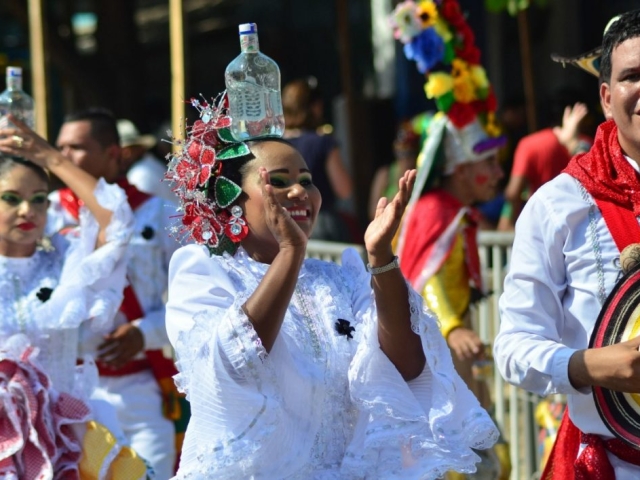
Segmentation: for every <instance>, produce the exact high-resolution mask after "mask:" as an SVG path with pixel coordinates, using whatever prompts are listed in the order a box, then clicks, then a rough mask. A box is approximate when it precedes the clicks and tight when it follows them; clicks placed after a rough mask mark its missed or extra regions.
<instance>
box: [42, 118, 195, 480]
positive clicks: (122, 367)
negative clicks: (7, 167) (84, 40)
mask: <svg viewBox="0 0 640 480" xmlns="http://www.w3.org/2000/svg"><path fill="white" fill-rule="evenodd" d="M56 144H57V147H58V149H59V150H60V151H61V152H62V154H63V155H64V156H65V157H67V158H69V159H70V160H71V161H72V162H73V163H74V164H76V165H77V166H79V167H80V168H82V169H83V170H85V171H87V172H89V173H92V174H93V175H95V176H98V177H104V178H105V180H106V181H107V182H109V183H117V184H118V185H119V186H120V187H121V188H122V189H123V190H124V191H125V193H126V194H127V198H128V201H129V205H130V207H131V209H132V211H133V215H134V228H133V235H132V238H131V241H130V242H129V245H128V247H127V254H128V258H129V260H128V262H127V280H128V284H129V285H128V286H127V288H126V289H125V290H124V300H123V303H122V305H121V307H120V310H119V312H118V313H117V315H116V318H115V319H114V324H115V328H114V330H113V331H112V332H111V333H110V334H108V335H105V336H101V335H96V334H95V333H94V332H93V331H89V330H84V331H81V335H80V353H81V354H84V353H88V354H94V355H95V357H96V365H97V367H98V372H99V380H98V387H97V395H98V396H99V398H100V399H102V400H104V401H107V402H108V403H110V404H111V405H113V406H114V407H115V410H116V414H117V416H118V421H119V423H120V427H121V429H122V430H123V432H124V434H125V436H126V437H127V439H128V440H129V442H130V444H131V446H132V448H134V449H135V451H136V452H138V453H139V454H140V456H142V457H143V458H144V459H145V460H146V461H147V462H148V463H149V464H150V466H151V467H152V468H153V470H154V472H155V475H156V476H155V478H158V479H166V478H170V477H171V476H172V475H173V471H174V465H175V461H176V445H175V438H176V431H177V430H176V425H175V424H174V421H175V420H177V419H178V417H181V415H180V413H187V414H188V410H184V411H181V409H182V408H183V405H184V404H185V403H186V402H184V399H183V398H181V397H180V395H179V394H178V393H177V391H176V389H175V385H174V384H173V379H172V376H173V375H174V374H176V373H177V370H176V369H175V365H174V363H173V359H172V358H168V357H166V356H165V355H164V350H165V346H167V345H168V344H169V341H168V337H167V332H166V329H165V323H164V317H165V301H164V298H165V293H166V289H167V274H168V265H169V260H170V258H171V256H172V254H173V252H174V251H175V250H177V249H178V247H179V246H180V245H179V243H178V242H177V241H176V240H175V239H174V238H173V237H171V236H170V235H169V230H168V229H169V227H170V226H171V225H172V224H173V222H174V220H173V216H174V215H175V212H176V207H175V206H173V205H170V204H168V202H167V201H166V200H164V199H161V198H159V197H154V196H151V195H148V194H146V193H144V192H141V191H140V190H138V189H137V188H135V187H134V186H133V185H131V184H130V183H129V182H128V181H127V180H126V178H124V177H123V176H122V175H121V172H122V163H121V161H122V157H121V147H120V142H119V135H118V130H117V127H116V120H115V118H114V117H113V115H112V114H111V112H109V111H107V110H104V109H97V108H94V109H88V110H85V111H81V112H77V113H74V114H71V115H68V116H67V117H66V118H65V122H64V123H63V125H62V127H61V128H60V132H59V134H58V138H57V142H56ZM49 198H50V201H51V205H50V208H49V212H48V220H47V231H48V232H57V231H64V230H69V229H70V228H73V227H74V226H75V225H77V224H78V216H79V215H78V214H79V208H80V205H81V203H80V202H79V200H78V198H77V197H76V196H75V195H73V192H71V191H69V190H67V189H60V190H57V191H55V192H53V193H52V194H51V195H50V197H49ZM182 431H184V429H182Z"/></svg>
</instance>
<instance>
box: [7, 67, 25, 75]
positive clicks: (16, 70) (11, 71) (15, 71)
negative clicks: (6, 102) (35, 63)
mask: <svg viewBox="0 0 640 480" xmlns="http://www.w3.org/2000/svg"><path fill="white" fill-rule="evenodd" d="M7 76H8V77H21V76H22V67H7Z"/></svg>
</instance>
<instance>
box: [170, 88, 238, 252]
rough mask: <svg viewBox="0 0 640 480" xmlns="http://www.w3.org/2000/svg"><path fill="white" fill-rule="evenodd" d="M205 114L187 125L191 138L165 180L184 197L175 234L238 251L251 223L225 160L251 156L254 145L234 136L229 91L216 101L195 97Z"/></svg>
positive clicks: (213, 247) (174, 158)
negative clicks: (224, 169) (224, 170)
mask: <svg viewBox="0 0 640 480" xmlns="http://www.w3.org/2000/svg"><path fill="white" fill-rule="evenodd" d="M190 103H191V105H192V106H193V107H195V108H196V109H197V110H198V112H199V113H200V118H199V119H198V120H196V121H195V122H194V123H193V125H191V126H189V127H187V128H186V133H187V135H186V139H185V140H177V139H174V143H175V144H176V145H178V146H179V147H180V150H179V152H177V153H175V154H173V155H171V157H170V161H169V165H168V167H167V173H166V175H165V178H166V179H167V180H168V181H169V182H171V183H172V190H173V191H174V192H175V193H176V195H177V196H178V199H179V201H180V211H181V212H182V218H181V222H180V224H179V225H177V226H175V227H173V229H172V231H173V234H174V235H176V236H178V237H179V239H180V240H182V241H195V242H196V243H199V244H201V245H205V246H206V247H207V248H208V249H209V251H210V252H211V254H213V255H220V254H222V253H223V252H225V251H226V252H230V253H233V252H235V250H236V248H237V244H238V243H239V242H240V240H242V239H243V238H244V237H246V235H247V233H248V227H247V224H246V222H245V220H244V217H243V212H242V208H241V207H240V206H239V205H232V204H233V202H235V201H236V200H237V199H238V197H239V196H240V194H241V193H242V188H241V187H240V186H239V185H237V184H236V183H235V182H233V181H231V180H230V179H228V178H226V177H224V176H223V175H222V174H221V171H222V164H223V162H225V161H228V160H231V159H234V158H238V157H242V156H246V155H249V154H250V153H251V152H250V151H249V147H248V146H247V144H246V143H244V142H237V141H236V140H235V139H234V138H233V136H232V135H231V130H230V126H231V117H230V116H229V114H228V100H227V96H226V92H223V93H221V94H220V95H218V97H217V98H216V99H214V100H213V101H212V102H211V103H209V102H207V101H206V100H204V99H203V100H198V99H196V98H192V99H191V101H190Z"/></svg>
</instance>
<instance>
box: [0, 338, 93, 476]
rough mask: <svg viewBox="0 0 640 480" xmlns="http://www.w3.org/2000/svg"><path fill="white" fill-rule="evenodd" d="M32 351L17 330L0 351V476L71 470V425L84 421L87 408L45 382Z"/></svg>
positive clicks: (75, 446)
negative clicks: (1, 422) (1, 420)
mask: <svg viewBox="0 0 640 480" xmlns="http://www.w3.org/2000/svg"><path fill="white" fill-rule="evenodd" d="M34 352H35V351H34V349H33V348H32V347H30V346H29V339H28V338H27V337H25V336H24V335H21V334H20V335H15V336H13V337H11V338H9V339H7V341H6V342H5V344H4V349H3V352H2V356H1V357H0V416H1V417H4V418H5V419H6V421H5V422H3V423H4V425H3V428H2V429H1V430H0V444H2V446H3V448H2V451H0V473H1V474H2V478H62V477H64V476H65V474H67V475H68V474H72V475H73V474H75V475H76V476H77V475H78V473H77V472H78V462H79V460H80V455H81V446H80V442H79V440H78V438H77V437H76V435H75V433H74V431H73V428H72V425H73V424H81V423H83V422H85V421H86V420H87V419H88V418H89V416H90V409H89V407H88V406H87V405H86V404H85V403H84V402H83V401H82V400H80V399H78V398H75V397H72V396H71V395H68V394H66V393H60V394H59V393H57V392H56V391H55V390H53V388H51V385H50V382H49V378H48V377H47V375H46V374H45V373H44V372H42V371H41V370H40V369H39V368H38V367H36V366H35V365H34V364H33V363H32V362H31V358H32V356H33V354H34ZM72 472H74V473H72ZM65 478H66V477H65Z"/></svg>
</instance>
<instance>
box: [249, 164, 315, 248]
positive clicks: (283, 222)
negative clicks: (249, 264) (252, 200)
mask: <svg viewBox="0 0 640 480" xmlns="http://www.w3.org/2000/svg"><path fill="white" fill-rule="evenodd" d="M259 173H260V179H261V184H262V198H263V199H264V214H265V221H266V224H267V226H268V227H269V230H270V231H271V233H272V235H273V237H274V238H275V239H276V241H277V242H278V244H279V245H280V250H282V249H286V248H295V249H300V248H302V249H305V250H306V248H307V241H308V238H307V235H306V234H305V233H304V232H303V231H302V229H301V228H300V227H299V226H298V224H297V223H296V222H295V221H294V220H293V219H292V218H291V215H289V212H287V210H286V209H285V208H284V207H283V206H282V205H281V204H280V201H279V200H278V198H277V196H276V194H275V191H274V189H273V186H272V185H271V184H270V179H269V173H268V172H267V169H266V168H264V167H262V168H260V170H259Z"/></svg>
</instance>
